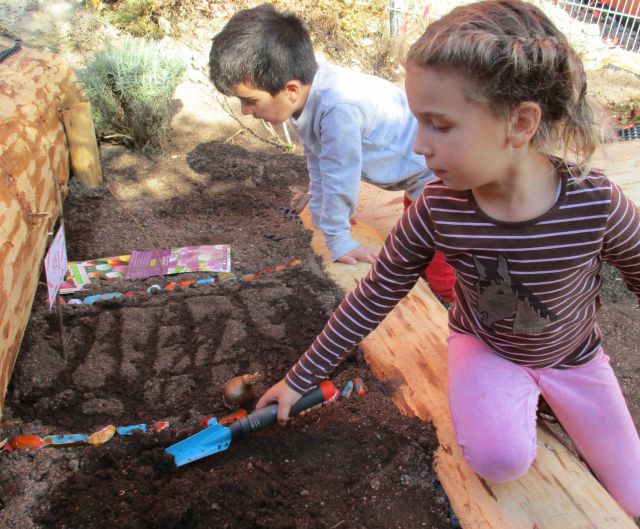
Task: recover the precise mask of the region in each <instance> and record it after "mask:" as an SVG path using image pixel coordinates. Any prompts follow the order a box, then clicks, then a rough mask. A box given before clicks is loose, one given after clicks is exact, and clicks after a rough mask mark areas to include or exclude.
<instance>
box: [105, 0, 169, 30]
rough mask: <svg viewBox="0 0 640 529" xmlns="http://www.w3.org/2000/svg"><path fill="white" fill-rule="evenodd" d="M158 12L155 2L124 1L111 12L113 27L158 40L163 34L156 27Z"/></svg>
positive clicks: (151, 0) (149, 0)
mask: <svg viewBox="0 0 640 529" xmlns="http://www.w3.org/2000/svg"><path fill="white" fill-rule="evenodd" d="M159 16H160V11H159V7H158V3H157V2H156V0H124V2H122V3H120V4H118V6H117V9H115V10H114V11H112V12H111V15H110V19H111V22H112V23H113V25H114V26H116V27H117V28H119V29H121V30H122V31H125V32H127V33H130V34H131V35H135V36H136V37H149V38H155V39H159V38H162V37H163V35H164V33H163V31H162V29H160V26H158V18H159Z"/></svg>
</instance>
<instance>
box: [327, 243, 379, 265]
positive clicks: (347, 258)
mask: <svg viewBox="0 0 640 529" xmlns="http://www.w3.org/2000/svg"><path fill="white" fill-rule="evenodd" d="M377 258H378V250H376V249H375V248H371V247H370V246H365V245H363V244H361V245H360V246H358V247H357V248H354V249H353V250H351V251H350V252H347V253H346V254H344V255H341V256H340V257H338V258H337V259H336V261H338V262H339V263H344V264H350V265H354V264H356V263H357V262H358V261H361V262H363V263H371V264H373V263H375V262H376V259H377Z"/></svg>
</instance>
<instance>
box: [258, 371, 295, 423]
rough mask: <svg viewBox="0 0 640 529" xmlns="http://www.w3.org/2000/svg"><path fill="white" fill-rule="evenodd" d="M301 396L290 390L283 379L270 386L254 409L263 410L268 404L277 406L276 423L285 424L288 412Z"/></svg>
mask: <svg viewBox="0 0 640 529" xmlns="http://www.w3.org/2000/svg"><path fill="white" fill-rule="evenodd" d="M300 397H302V395H301V394H300V393H298V392H297V391H294V390H292V389H291V388H290V387H289V386H287V383H286V382H285V381H284V378H283V379H282V380H281V381H280V382H278V383H277V384H275V385H273V386H271V388H269V389H268V390H267V391H266V393H265V394H264V395H262V397H260V400H259V401H258V404H256V409H260V408H264V407H265V406H267V405H269V404H273V403H276V404H278V423H279V424H286V423H287V421H288V420H289V411H290V410H291V406H293V405H294V404H295V403H296V402H298V400H300Z"/></svg>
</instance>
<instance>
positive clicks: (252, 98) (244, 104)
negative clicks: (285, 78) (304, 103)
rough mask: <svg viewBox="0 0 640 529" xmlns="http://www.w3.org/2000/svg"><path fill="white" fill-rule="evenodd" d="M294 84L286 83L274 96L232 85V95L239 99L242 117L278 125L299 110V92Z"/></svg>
mask: <svg viewBox="0 0 640 529" xmlns="http://www.w3.org/2000/svg"><path fill="white" fill-rule="evenodd" d="M295 83H296V81H291V82H289V83H287V85H286V86H285V88H283V89H282V90H280V92H278V93H277V94H276V95H275V96H272V95H271V94H270V93H269V92H267V91H266V90H260V89H258V88H255V87H253V86H251V85H247V84H245V83H238V84H235V85H233V93H234V95H235V96H236V97H237V98H238V99H240V110H241V111H242V114H243V115H245V116H249V115H251V116H253V117H254V118H255V119H262V120H264V121H267V122H269V123H272V124H273V125H280V124H281V123H284V122H285V121H287V120H288V119H289V118H290V117H291V115H292V114H294V113H296V112H297V111H298V110H299V109H298V106H299V105H298V104H299V99H300V98H299V97H298V96H299V90H297V88H296V85H295Z"/></svg>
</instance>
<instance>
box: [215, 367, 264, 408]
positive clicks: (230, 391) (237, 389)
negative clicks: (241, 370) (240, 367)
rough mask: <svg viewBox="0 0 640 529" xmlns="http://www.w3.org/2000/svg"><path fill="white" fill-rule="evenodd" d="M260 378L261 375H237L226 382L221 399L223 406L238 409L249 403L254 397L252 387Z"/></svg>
mask: <svg viewBox="0 0 640 529" xmlns="http://www.w3.org/2000/svg"><path fill="white" fill-rule="evenodd" d="M261 378H262V373H253V375H238V376H237V377H233V378H231V379H229V380H227V382H226V383H225V385H224V391H223V397H222V400H223V401H224V404H225V406H227V407H228V408H239V407H241V406H243V405H244V404H247V403H248V402H251V401H252V400H253V399H254V398H255V396H256V394H255V391H254V389H253V385H254V384H255V383H256V382H258V381H259V380H260V379H261Z"/></svg>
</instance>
